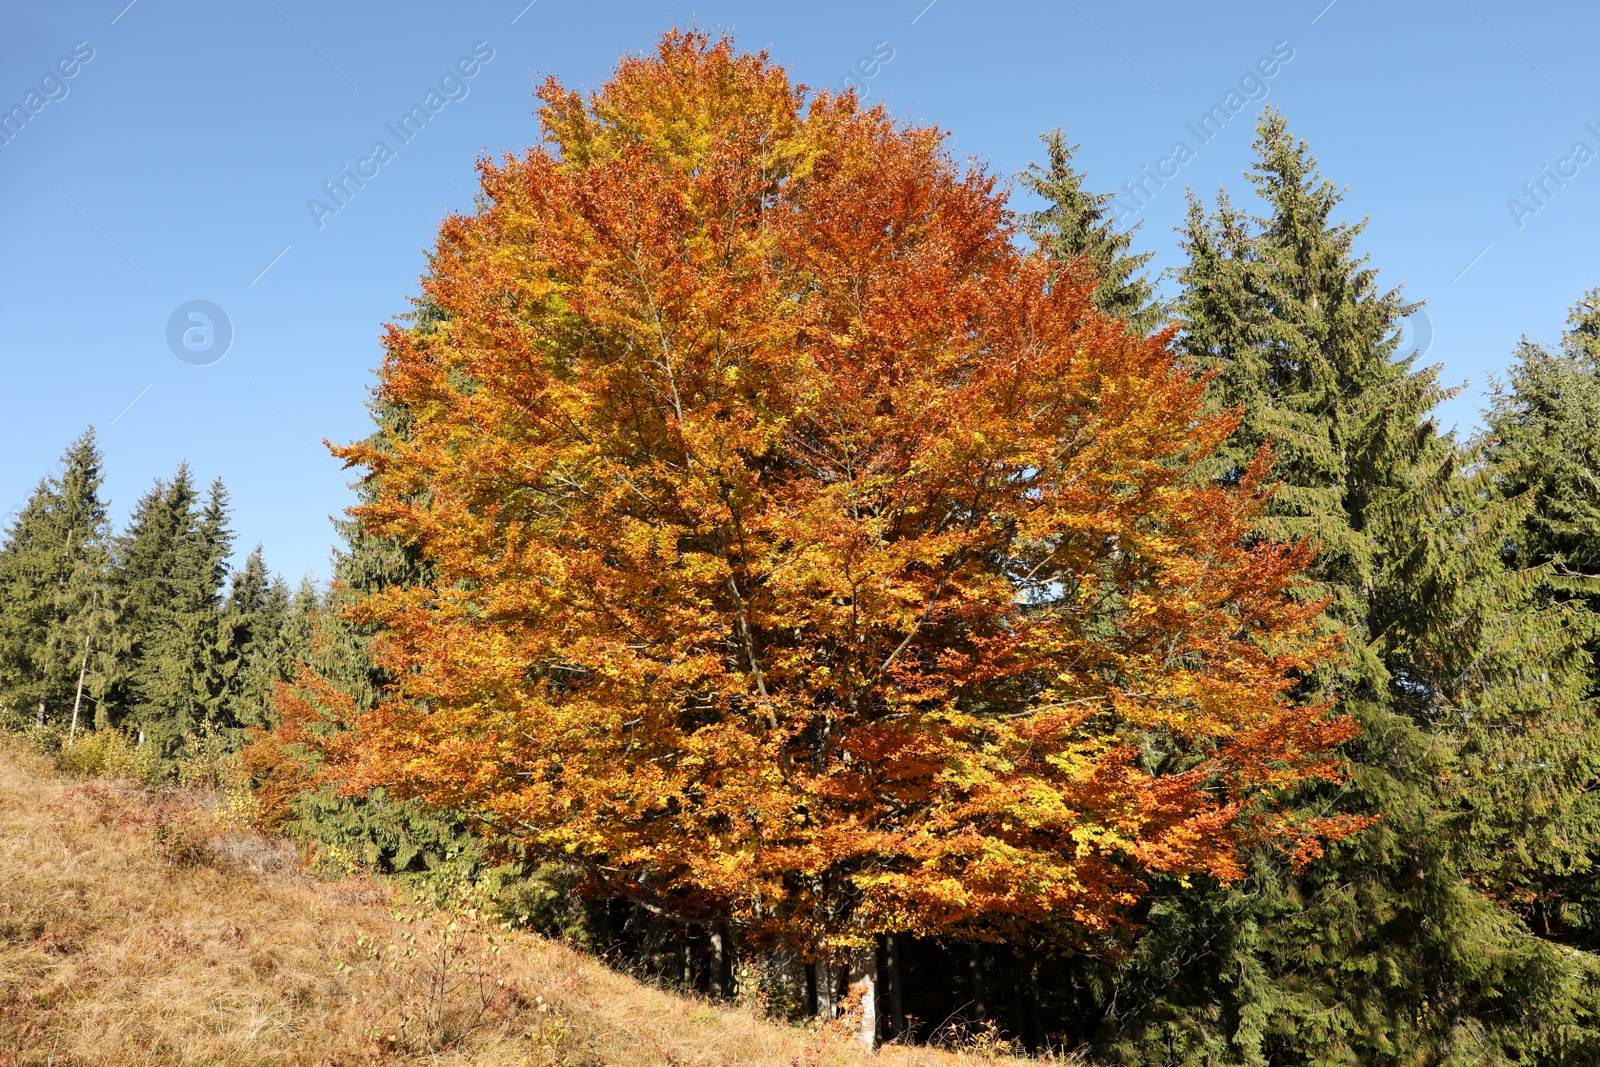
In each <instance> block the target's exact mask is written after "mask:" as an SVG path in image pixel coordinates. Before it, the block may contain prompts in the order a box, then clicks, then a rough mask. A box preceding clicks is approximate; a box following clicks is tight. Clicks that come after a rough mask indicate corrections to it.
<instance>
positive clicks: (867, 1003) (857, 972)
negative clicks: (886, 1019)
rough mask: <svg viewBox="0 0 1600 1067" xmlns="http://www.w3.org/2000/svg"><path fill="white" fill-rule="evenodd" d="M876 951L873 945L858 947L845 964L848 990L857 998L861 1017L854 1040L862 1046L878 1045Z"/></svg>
mask: <svg viewBox="0 0 1600 1067" xmlns="http://www.w3.org/2000/svg"><path fill="white" fill-rule="evenodd" d="M877 956H878V953H877V950H876V948H874V947H873V946H867V947H865V948H858V949H856V950H855V951H854V952H852V953H851V954H850V962H849V963H848V964H847V965H846V970H847V973H848V974H849V975H850V992H851V993H852V994H854V995H855V996H856V998H857V1003H858V1005H859V1010H860V1012H861V1019H860V1022H859V1024H858V1025H857V1027H856V1040H857V1041H859V1042H860V1043H861V1046H862V1047H863V1048H867V1049H872V1048H876V1047H877V1045H878V959H877Z"/></svg>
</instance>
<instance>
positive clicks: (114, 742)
mask: <svg viewBox="0 0 1600 1067" xmlns="http://www.w3.org/2000/svg"><path fill="white" fill-rule="evenodd" d="M54 755H55V761H56V768H57V769H58V770H60V771H62V772H63V773H66V774H71V775H74V776H76V777H79V778H124V779H127V780H129V781H135V782H144V783H146V784H148V785H155V784H157V783H159V782H162V781H164V780H165V779H166V777H167V773H166V767H165V766H164V764H163V763H162V760H161V757H160V756H159V755H158V754H157V753H156V749H155V746H154V745H141V744H138V743H137V742H135V741H134V740H133V739H132V738H130V737H129V736H128V735H127V734H125V733H123V732H122V731H121V730H91V731H88V732H87V733H83V734H80V735H79V736H78V737H77V739H76V740H74V741H73V743H72V744H71V745H66V746H62V747H60V748H59V750H58V751H56V752H55V753H54Z"/></svg>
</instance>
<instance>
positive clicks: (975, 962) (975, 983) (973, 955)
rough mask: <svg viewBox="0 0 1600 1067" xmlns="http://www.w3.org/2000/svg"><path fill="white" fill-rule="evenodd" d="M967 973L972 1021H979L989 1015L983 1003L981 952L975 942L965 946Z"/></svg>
mask: <svg viewBox="0 0 1600 1067" xmlns="http://www.w3.org/2000/svg"><path fill="white" fill-rule="evenodd" d="M967 948H968V955H967V973H968V976H969V978H970V980H971V983H972V1021H973V1022H975V1023H981V1022H983V1021H984V1020H985V1019H987V1018H988V1017H989V1011H988V1009H987V1008H985V1007H984V1004H983V954H982V952H981V951H980V950H979V948H978V946H977V945H976V944H972V945H969V946H967Z"/></svg>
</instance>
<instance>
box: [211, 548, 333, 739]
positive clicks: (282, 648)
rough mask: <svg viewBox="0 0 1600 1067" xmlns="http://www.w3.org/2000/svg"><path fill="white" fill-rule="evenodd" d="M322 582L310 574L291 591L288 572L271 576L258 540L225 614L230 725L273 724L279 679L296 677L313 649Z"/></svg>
mask: <svg viewBox="0 0 1600 1067" xmlns="http://www.w3.org/2000/svg"><path fill="white" fill-rule="evenodd" d="M320 599H321V598H320V596H319V594H318V592H317V588H316V586H315V585H314V584H313V583H312V582H311V581H310V579H306V581H305V582H303V583H302V584H301V586H300V588H299V590H297V591H294V592H291V591H290V589H289V586H288V585H287V584H286V583H285V582H284V580H283V579H282V578H279V577H276V576H270V575H268V573H267V568H266V564H265V562H264V561H263V559H262V554H261V546H260V545H257V546H256V548H255V550H254V551H253V552H251V553H250V555H249V557H248V558H246V560H245V565H244V569H243V570H240V571H236V572H235V573H234V575H233V588H232V591H231V592H230V594H229V597H228V604H227V608H226V610H225V612H224V618H223V626H222V628H223V633H224V636H225V644H226V646H227V647H228V648H229V649H230V650H231V652H232V656H231V657H230V658H229V660H228V663H227V665H228V667H229V668H230V669H229V676H228V679H227V710H226V716H225V718H226V722H227V725H228V726H230V727H267V726H271V725H272V723H273V721H274V719H273V713H272V701H273V698H274V695H275V692H276V688H277V686H278V685H279V684H282V683H286V682H291V681H293V680H294V678H295V675H296V674H297V672H298V669H299V664H300V662H301V661H302V660H303V659H304V658H305V657H306V656H308V655H310V652H311V628H312V626H313V619H314V618H315V615H316V612H317V610H318V608H319V606H320Z"/></svg>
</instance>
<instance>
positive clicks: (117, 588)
mask: <svg viewBox="0 0 1600 1067" xmlns="http://www.w3.org/2000/svg"><path fill="white" fill-rule="evenodd" d="M232 540H233V534H232V531H231V530H230V529H229V527H228V500H227V491H226V490H225V489H224V488H223V486H222V483H221V482H220V481H218V482H215V483H213V485H212V486H211V490H210V493H209V494H208V496H207V497H206V499H205V500H204V501H202V500H201V498H200V497H199V494H198V493H197V492H196V490H195V487H194V481H193V477H192V476H191V474H190V473H189V468H188V466H187V464H185V465H182V466H180V467H179V468H178V470H177V472H176V474H174V476H173V478H172V481H171V482H160V481H158V482H157V483H156V484H155V486H154V487H152V488H151V490H150V491H149V492H148V493H146V494H145V496H144V497H143V498H141V499H140V501H139V502H138V504H137V505H136V506H135V508H134V513H133V517H132V519H131V520H130V522H129V526H128V530H127V532H126V533H124V534H123V536H122V537H121V538H120V539H119V540H118V544H117V548H116V569H115V574H114V578H113V583H112V584H113V590H114V592H115V595H116V597H117V603H118V615H119V630H120V631H121V635H122V640H123V644H124V645H125V647H126V650H127V651H126V655H125V666H124V667H123V669H122V671H121V677H120V678H119V683H120V684H119V685H118V687H117V688H118V694H117V695H118V697H119V701H118V703H119V707H120V712H121V715H122V716H123V717H125V718H126V720H127V721H128V723H129V724H130V725H131V726H133V727H134V728H136V729H137V730H138V731H139V732H140V735H141V736H143V737H146V738H147V739H149V740H150V741H151V742H152V743H154V744H156V745H157V746H158V747H159V748H160V749H161V750H162V751H164V752H171V751H173V750H175V749H176V748H177V747H178V746H179V745H181V744H182V741H183V738H184V737H185V736H186V735H188V734H189V733H190V732H191V731H192V730H194V729H195V728H196V727H198V726H199V725H200V724H201V723H204V722H210V723H216V722H218V721H219V720H220V719H221V717H222V713H223V708H224V703H225V700H224V693H225V691H226V688H227V675H228V673H229V671H228V663H229V657H230V649H229V648H228V647H227V645H226V643H225V640H224V637H223V634H222V632H221V621H222V620H221V607H222V589H223V586H224V583H225V580H226V575H227V559H228V554H229V551H230V549H231V547H232Z"/></svg>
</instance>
